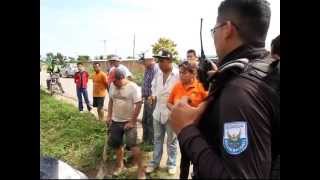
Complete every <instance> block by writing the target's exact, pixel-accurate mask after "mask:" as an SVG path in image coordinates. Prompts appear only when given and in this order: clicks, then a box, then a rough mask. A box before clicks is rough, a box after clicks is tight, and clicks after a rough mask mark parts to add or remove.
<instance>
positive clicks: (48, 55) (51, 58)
mask: <svg viewBox="0 0 320 180" xmlns="http://www.w3.org/2000/svg"><path fill="white" fill-rule="evenodd" d="M46 56H47V57H46V59H45V62H46V63H47V64H51V63H52V61H53V60H54V59H55V57H54V55H53V53H52V52H49V53H47V54H46Z"/></svg>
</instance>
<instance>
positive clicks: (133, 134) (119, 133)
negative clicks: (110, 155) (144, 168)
mask: <svg viewBox="0 0 320 180" xmlns="http://www.w3.org/2000/svg"><path fill="white" fill-rule="evenodd" d="M126 123H127V122H115V121H112V123H111V126H110V127H109V128H110V137H109V141H108V145H109V146H111V147H112V148H119V147H120V146H122V145H124V144H125V145H126V148H131V147H134V146H136V145H137V127H134V128H131V129H127V130H125V129H124V126H125V124H126Z"/></svg>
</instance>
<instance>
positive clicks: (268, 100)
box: [76, 0, 280, 178]
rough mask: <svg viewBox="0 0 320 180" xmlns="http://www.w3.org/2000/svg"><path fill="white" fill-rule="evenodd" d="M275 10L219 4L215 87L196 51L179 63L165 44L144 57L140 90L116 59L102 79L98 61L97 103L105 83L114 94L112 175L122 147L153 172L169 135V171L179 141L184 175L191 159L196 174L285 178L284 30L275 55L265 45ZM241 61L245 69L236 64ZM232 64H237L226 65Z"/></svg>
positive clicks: (230, 1) (255, 1)
mask: <svg viewBox="0 0 320 180" xmlns="http://www.w3.org/2000/svg"><path fill="white" fill-rule="evenodd" d="M248 10H250V11H248ZM270 15H271V11H270V7H269V3H268V2H267V1H265V0H250V1H248V0H224V1H223V2H222V3H221V4H220V6H219V8H218V17H217V22H216V26H215V27H214V28H212V29H211V35H212V38H213V40H214V44H215V48H216V52H217V55H218V63H217V64H216V66H217V68H218V69H215V71H216V72H215V74H214V75H215V81H214V82H215V84H214V90H213V91H212V92H210V93H209V92H206V91H205V90H204V88H203V86H202V84H201V82H199V81H198V80H197V66H198V65H199V62H198V61H197V60H196V53H195V51H194V50H189V51H188V53H187V61H186V62H182V63H181V64H179V68H177V67H176V66H174V65H173V62H172V61H173V58H172V54H171V53H169V52H167V51H161V52H160V53H159V54H158V55H149V56H145V57H144V59H143V60H144V64H145V67H146V69H145V74H144V84H143V86H142V91H139V90H138V88H137V85H136V84H135V83H134V82H132V81H130V78H132V76H131V75H130V73H128V72H126V70H125V69H124V68H123V67H120V66H119V63H118V62H119V61H117V60H116V61H115V65H114V66H115V68H111V69H110V71H109V74H108V76H106V75H103V76H104V78H102V75H99V73H100V65H99V64H95V65H94V66H95V71H96V74H95V76H94V78H93V83H94V105H95V106H97V107H100V105H101V103H102V104H103V100H104V98H102V97H104V96H105V93H101V91H102V90H103V91H104V92H105V91H106V89H107V90H108V91H109V96H110V101H109V105H108V116H107V124H108V126H109V128H110V139H109V141H108V142H109V145H110V146H111V147H113V148H115V149H116V157H117V164H116V170H115V171H114V174H115V175H117V174H119V173H120V172H121V171H122V170H123V169H124V164H123V156H124V147H127V148H130V149H131V150H132V152H133V156H134V161H135V163H136V164H137V165H138V178H145V172H146V173H151V172H153V171H155V170H156V169H157V168H158V167H159V165H160V161H161V157H162V152H163V142H164V137H165V134H167V153H168V159H167V163H166V164H167V168H168V173H169V174H175V173H176V166H177V165H176V155H177V145H178V142H179V145H180V150H181V154H182V159H181V164H180V172H181V173H180V177H181V178H186V177H188V174H189V172H188V171H189V165H190V162H191V163H192V164H193V177H194V178H203V177H207V178H270V177H273V178H279V177H280V175H279V173H280V149H279V138H280V134H279V131H280V36H279V37H277V38H276V39H275V40H274V41H273V42H272V50H271V56H272V58H271V57H270V53H269V52H267V51H266V50H265V47H264V46H265V39H266V35H267V31H268V28H269V23H270ZM275 48H278V49H275ZM269 60H271V62H270V61H269ZM156 62H158V63H156ZM241 63H244V64H245V67H246V68H244V69H241V70H240V71H239V68H238V67H239V64H241ZM232 65H236V66H237V68H238V69H232V70H229V69H230V67H231V66H232ZM256 65H257V67H256ZM236 66H234V67H236ZM261 67H262V69H264V70H265V71H260V70H259V69H261ZM225 69H228V70H229V71H226V70H225ZM224 70H225V71H224ZM80 74H81V73H80ZM78 79H80V81H79V80H78V81H76V83H77V87H78V84H79V83H80V86H79V87H81V88H83V87H84V86H83V84H81V82H82V80H83V79H85V78H83V77H81V78H78ZM97 83H100V84H103V86H101V87H99V86H97ZM81 85H82V86H81ZM95 87H99V88H95ZM79 92H83V91H79ZM79 94H81V93H79ZM84 94H85V93H84ZM142 103H143V104H144V112H143V120H142V123H143V139H144V141H145V142H147V143H149V144H151V145H153V148H154V151H153V158H152V160H151V162H150V163H149V164H148V166H147V168H146V170H144V168H143V167H142V161H141V151H140V149H139V147H138V146H137V143H136V140H137V129H136V122H137V116H138V114H139V112H140V109H141V106H142ZM87 104H89V103H87ZM79 110H81V109H80V105H79ZM88 110H90V108H89V106H88ZM99 118H100V119H103V115H101V117H100V115H99ZM123 136H125V140H126V142H123ZM124 145H125V146H124ZM276 170H279V171H278V172H276Z"/></svg>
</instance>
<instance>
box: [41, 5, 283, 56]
mask: <svg viewBox="0 0 320 180" xmlns="http://www.w3.org/2000/svg"><path fill="white" fill-rule="evenodd" d="M268 1H269V2H270V4H271V24H270V28H269V32H268V36H267V41H266V45H267V46H266V47H267V49H270V47H269V46H270V45H269V44H270V42H271V40H272V39H273V38H274V37H276V36H277V35H278V34H280V1H279V0H268ZM220 2H221V0H183V1H182V0H41V1H40V3H41V7H40V54H41V55H42V56H45V54H46V53H47V52H53V53H56V52H61V53H62V54H63V55H66V56H77V55H89V56H91V58H93V57H94V56H97V55H101V54H104V55H105V54H118V55H120V56H121V57H124V58H125V57H127V56H132V49H133V35H134V33H135V35H136V48H135V55H136V56H137V55H138V54H139V53H140V52H142V51H146V50H147V49H151V45H152V44H154V43H155V42H156V41H157V40H158V39H159V38H160V37H167V38H170V39H172V40H173V41H174V42H175V43H176V44H177V49H178V52H179V56H180V57H181V58H185V52H186V51H187V50H188V49H195V50H196V51H197V52H198V53H199V51H200V39H199V32H200V30H199V28H200V18H201V17H202V18H204V22H203V44H204V49H205V53H206V55H214V54H215V50H214V44H213V39H212V38H211V35H210V29H211V28H212V27H213V26H214V25H215V21H216V16H217V8H218V6H219V4H220ZM103 40H106V52H104V43H103Z"/></svg>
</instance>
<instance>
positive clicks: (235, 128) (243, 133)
mask: <svg viewBox="0 0 320 180" xmlns="http://www.w3.org/2000/svg"><path fill="white" fill-rule="evenodd" d="M247 146H248V133H247V122H245V121H238V122H230V123H225V124H224V128H223V147H224V149H225V150H226V151H227V153H229V154H231V155H238V154H240V153H242V152H243V151H244V150H245V149H246V148H247Z"/></svg>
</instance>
